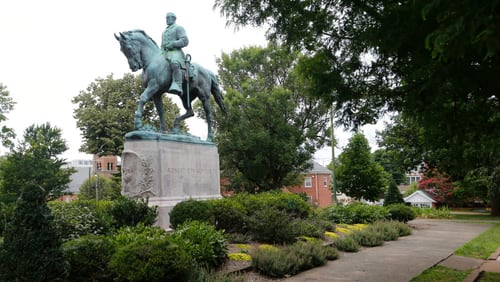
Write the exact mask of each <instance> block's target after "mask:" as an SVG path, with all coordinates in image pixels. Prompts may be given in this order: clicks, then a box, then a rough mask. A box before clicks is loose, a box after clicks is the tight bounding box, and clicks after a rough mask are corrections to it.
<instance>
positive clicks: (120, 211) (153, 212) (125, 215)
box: [110, 197, 158, 228]
mask: <svg viewBox="0 0 500 282" xmlns="http://www.w3.org/2000/svg"><path fill="white" fill-rule="evenodd" d="M110 213H111V216H112V217H113V223H114V226H115V227H116V228H120V227H122V226H136V225H137V224H139V223H143V224H144V225H153V224H154V223H155V222H156V218H157V217H158V207H157V206H154V207H149V206H148V200H147V199H146V200H144V199H140V200H133V199H130V198H128V197H121V198H119V199H118V200H116V201H115V204H114V205H113V207H112V208H111V211H110Z"/></svg>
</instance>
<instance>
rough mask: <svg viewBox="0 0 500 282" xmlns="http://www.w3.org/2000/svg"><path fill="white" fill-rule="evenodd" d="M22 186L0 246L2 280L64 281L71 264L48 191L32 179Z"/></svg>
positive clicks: (0, 274)
mask: <svg viewBox="0 0 500 282" xmlns="http://www.w3.org/2000/svg"><path fill="white" fill-rule="evenodd" d="M19 188H21V190H22V192H21V196H20V197H19V199H18V201H17V204H16V208H15V210H14V215H13V218H12V220H11V222H10V223H9V224H8V225H7V228H6V230H5V233H4V236H5V237H4V243H3V246H2V247H1V248H0V280H1V281H65V279H66V278H67V277H68V273H69V264H68V263H67V262H66V261H65V260H64V254H63V251H62V248H61V245H62V240H61V238H59V236H58V234H57V231H56V229H55V228H54V224H53V221H52V214H51V212H50V209H49V207H48V206H47V203H46V195H47V191H44V190H43V188H42V187H41V186H39V185H36V184H33V183H31V184H29V183H28V184H25V186H23V187H19Z"/></svg>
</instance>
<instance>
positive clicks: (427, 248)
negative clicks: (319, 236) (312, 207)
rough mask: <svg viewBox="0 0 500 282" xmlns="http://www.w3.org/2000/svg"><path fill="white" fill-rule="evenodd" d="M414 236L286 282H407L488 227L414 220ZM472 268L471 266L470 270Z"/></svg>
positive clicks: (349, 255) (345, 255) (346, 257)
mask: <svg viewBox="0 0 500 282" xmlns="http://www.w3.org/2000/svg"><path fill="white" fill-rule="evenodd" d="M410 225H412V226H413V227H415V228H414V229H413V234H412V235H411V236H407V237H400V238H399V239H398V240H397V241H391V242H385V243H384V245H383V246H381V247H374V248H363V249H362V250H360V251H359V252H357V253H342V254H341V257H340V258H339V259H338V260H335V261H330V262H328V263H327V264H326V265H325V266H322V267H318V268H314V269H311V270H308V271H305V272H302V273H299V274H297V275H295V276H293V277H290V278H288V279H285V281H287V282H292V281H300V282H303V281H370V282H378V281H380V282H382V281H383V282H399V281H401V282H406V281H409V280H411V279H412V278H413V277H415V276H417V275H419V274H420V273H421V272H423V271H424V270H426V269H428V268H429V267H432V266H434V265H436V264H438V263H440V262H444V261H445V260H446V259H447V258H451V257H452V254H453V252H454V251H455V250H456V249H457V248H459V247H461V246H462V245H463V244H465V243H467V242H468V241H470V240H471V239H473V238H474V237H476V236H478V235H479V234H481V233H482V232H484V231H486V230H487V229H488V228H490V227H491V226H492V225H491V224H486V223H465V222H457V221H447V220H429V219H416V220H413V221H411V222H410ZM472 268H474V267H473V266H471V267H469V269H472Z"/></svg>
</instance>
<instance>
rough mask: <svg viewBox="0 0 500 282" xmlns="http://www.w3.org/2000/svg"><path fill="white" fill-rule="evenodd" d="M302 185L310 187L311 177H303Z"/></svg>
mask: <svg viewBox="0 0 500 282" xmlns="http://www.w3.org/2000/svg"><path fill="white" fill-rule="evenodd" d="M304 187H306V188H311V187H312V179H311V177H306V178H305V179H304Z"/></svg>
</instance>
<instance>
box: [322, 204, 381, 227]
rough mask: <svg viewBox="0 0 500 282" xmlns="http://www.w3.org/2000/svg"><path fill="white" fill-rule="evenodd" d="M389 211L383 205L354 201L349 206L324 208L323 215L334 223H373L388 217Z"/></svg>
mask: <svg viewBox="0 0 500 282" xmlns="http://www.w3.org/2000/svg"><path fill="white" fill-rule="evenodd" d="M388 214H389V212H388V211H387V209H385V208H384V207H381V206H371V205H367V204H362V203H353V204H350V205H347V206H331V207H327V208H325V209H323V210H322V217H323V218H325V219H328V220H331V221H333V222H334V223H345V224H356V223H372V222H375V221H379V220H384V219H385V218H387V216H388Z"/></svg>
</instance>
